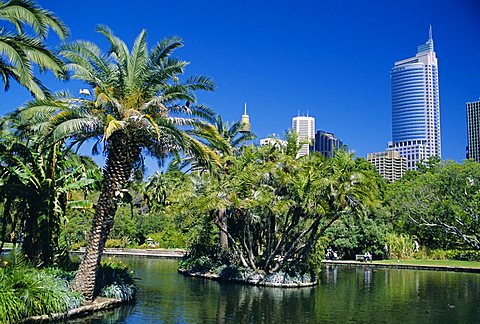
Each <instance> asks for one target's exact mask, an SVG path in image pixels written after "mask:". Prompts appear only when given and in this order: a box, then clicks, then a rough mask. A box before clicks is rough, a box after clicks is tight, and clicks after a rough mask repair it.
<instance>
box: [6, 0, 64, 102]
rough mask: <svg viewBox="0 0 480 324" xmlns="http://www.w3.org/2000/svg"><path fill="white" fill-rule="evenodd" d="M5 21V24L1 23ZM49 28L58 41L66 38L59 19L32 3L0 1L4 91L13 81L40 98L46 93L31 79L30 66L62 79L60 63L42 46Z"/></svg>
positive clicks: (19, 0)
mask: <svg viewBox="0 0 480 324" xmlns="http://www.w3.org/2000/svg"><path fill="white" fill-rule="evenodd" d="M5 21H6V22H8V23H9V24H3V22H5ZM9 27H10V28H9ZM25 27H30V28H31V30H32V31H33V33H34V35H33V36H31V35H28V34H27V33H26V32H25ZM49 29H52V30H53V31H54V32H55V33H56V34H57V35H58V36H59V37H60V39H62V40H63V39H65V38H66V37H67V36H68V29H67V27H66V26H65V25H64V24H63V23H62V22H61V21H60V19H58V18H57V17H56V16H55V15H54V14H53V13H52V12H50V11H48V10H45V9H43V8H41V7H39V6H38V5H36V4H35V3H34V2H33V1H30V0H10V1H7V2H4V1H1V0H0V77H1V78H2V81H3V83H4V89H5V90H8V88H9V86H10V80H11V79H13V80H15V81H17V82H18V83H20V84H21V85H22V86H24V87H26V88H27V89H28V90H29V91H30V92H31V93H32V94H33V95H34V96H35V97H37V98H44V97H45V95H46V94H48V90H47V89H46V88H45V87H44V85H43V84H42V83H41V82H40V80H39V79H37V78H36V77H35V76H34V73H33V67H34V64H36V65H37V66H38V67H39V69H40V71H41V72H43V71H45V70H50V71H52V72H53V74H54V75H55V76H56V77H57V78H60V79H65V78H66V76H67V75H66V71H65V69H64V68H63V64H62V62H61V60H60V59H59V58H57V56H56V55H55V54H54V53H53V52H52V51H50V50H49V49H48V48H47V47H46V45H45V39H46V37H47V33H48V30H49Z"/></svg>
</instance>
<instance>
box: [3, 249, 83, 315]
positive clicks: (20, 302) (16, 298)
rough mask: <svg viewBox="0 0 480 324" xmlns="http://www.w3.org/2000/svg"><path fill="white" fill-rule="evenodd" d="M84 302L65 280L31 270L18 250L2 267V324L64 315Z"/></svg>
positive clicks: (46, 272) (48, 273)
mask: <svg viewBox="0 0 480 324" xmlns="http://www.w3.org/2000/svg"><path fill="white" fill-rule="evenodd" d="M82 301H83V299H82V296H81V295H80V294H79V293H77V292H75V291H71V290H70V289H69V287H68V281H67V280H66V279H65V278H64V277H62V276H59V275H57V274H55V273H54V272H51V271H47V270H39V269H36V268H34V267H31V266H30V265H29V264H28V263H27V262H26V260H25V258H24V257H23V255H22V253H21V252H20V251H19V250H12V252H11V254H10V255H9V257H8V258H7V259H6V260H5V262H4V263H3V267H1V268H0V322H1V323H13V322H18V321H21V320H22V319H24V318H26V317H30V316H35V315H43V314H52V313H60V312H65V311H67V310H68V309H72V308H75V307H78V306H80V305H81V303H82Z"/></svg>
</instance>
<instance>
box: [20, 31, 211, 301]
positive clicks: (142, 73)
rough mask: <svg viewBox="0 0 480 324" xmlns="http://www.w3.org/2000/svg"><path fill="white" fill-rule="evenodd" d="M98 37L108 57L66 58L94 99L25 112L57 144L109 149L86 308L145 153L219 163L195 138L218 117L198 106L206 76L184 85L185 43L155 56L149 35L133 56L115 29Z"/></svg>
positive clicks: (160, 48)
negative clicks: (181, 55)
mask: <svg viewBox="0 0 480 324" xmlns="http://www.w3.org/2000/svg"><path fill="white" fill-rule="evenodd" d="M98 31H99V32H100V33H101V34H102V35H103V36H105V37H106V39H107V40H108V42H109V43H110V46H111V48H110V50H109V51H108V52H107V53H102V52H101V50H100V48H98V47H97V46H96V45H95V44H93V43H91V42H87V41H76V42H73V43H69V44H66V45H64V46H63V47H62V49H61V51H60V54H61V55H62V56H63V57H65V58H66V60H67V65H66V66H67V68H68V69H69V70H70V71H71V72H72V78H74V79H79V80H82V81H84V82H85V83H86V84H87V85H89V86H90V87H92V88H93V89H92V93H93V96H92V97H84V98H73V97H71V96H68V95H67V94H65V93H63V94H60V95H59V96H57V97H56V99H55V100H54V101H51V100H44V101H36V102H32V103H30V104H29V105H27V106H26V107H25V108H24V109H23V110H22V111H21V112H20V114H22V115H24V116H30V117H31V119H30V120H31V124H33V125H36V126H35V127H34V128H35V129H36V130H41V131H42V132H43V133H44V134H48V135H49V136H52V137H53V138H54V140H61V139H67V138H70V139H71V140H72V144H74V145H82V144H83V143H84V142H86V141H87V140H89V139H92V138H93V139H95V140H96V142H95V144H94V145H93V151H97V152H98V150H99V147H100V145H102V144H103V147H104V152H105V154H106V163H105V168H104V170H103V184H102V188H101V191H100V196H99V198H98V202H97V205H96V209H95V214H94V217H93V223H92V229H91V231H90V235H89V238H88V246H87V249H86V253H85V256H84V258H83V260H82V262H81V264H80V267H79V270H78V272H77V275H76V277H75V281H74V287H75V288H76V289H77V290H78V291H80V292H81V293H82V294H83V295H84V296H85V298H86V299H87V300H91V299H93V297H94V293H95V278H96V273H97V270H98V267H99V263H100V259H101V256H102V253H103V249H104V246H105V241H106V239H107V236H108V234H109V232H110V229H111V227H112V224H113V221H114V216H115V211H116V210H117V207H118V204H119V201H120V200H121V196H122V192H123V191H122V190H123V189H124V188H125V186H126V185H127V183H128V181H129V179H130V177H131V175H132V172H133V170H134V169H135V168H138V167H141V165H142V163H141V154H142V150H143V151H145V152H148V153H149V154H150V155H152V156H154V157H158V158H160V159H162V158H165V157H167V156H168V155H169V154H170V153H171V152H178V151H184V152H188V153H189V154H191V155H192V156H195V157H196V158H197V159H199V160H202V161H203V162H207V161H210V160H216V156H215V155H214V153H213V152H212V151H211V150H210V149H208V148H207V147H205V146H204V145H202V143H201V142H200V141H199V139H198V138H196V137H195V136H191V135H190V134H189V133H190V131H191V130H193V129H195V128H197V129H201V128H205V127H208V126H207V124H206V122H205V121H204V120H213V112H212V111H211V110H210V109H209V108H207V107H205V106H203V105H200V104H196V96H195V92H196V91H197V90H206V91H210V90H213V83H212V81H211V80H210V79H208V78H206V77H203V76H198V77H190V78H188V79H186V80H185V81H183V82H181V81H180V77H181V75H182V74H183V73H184V69H185V66H186V65H187V64H188V62H185V61H181V60H178V59H175V58H172V57H171V56H170V54H171V53H172V52H173V51H174V50H175V49H176V48H178V47H181V46H182V42H181V39H179V38H176V37H172V38H167V39H165V40H163V41H162V42H160V43H158V44H157V45H155V46H154V47H153V49H151V50H150V51H149V50H148V48H147V43H146V31H145V30H144V31H142V32H140V34H139V35H138V36H137V38H136V40H135V42H134V45H133V47H132V49H131V51H129V50H128V48H127V46H126V44H125V43H124V42H123V41H122V40H120V39H119V38H118V37H117V36H115V35H114V34H113V32H112V31H111V30H110V29H109V28H107V27H105V26H99V27H98Z"/></svg>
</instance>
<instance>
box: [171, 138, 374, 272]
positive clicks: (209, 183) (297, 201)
mask: <svg viewBox="0 0 480 324" xmlns="http://www.w3.org/2000/svg"><path fill="white" fill-rule="evenodd" d="M295 155H296V154H295ZM189 180H190V183H191V184H192V186H191V187H189V186H188V185H185V189H184V190H183V195H182V196H179V198H180V199H179V200H178V204H179V207H177V210H183V213H185V210H187V211H190V213H191V214H192V216H191V217H196V218H198V217H199V216H200V215H203V217H204V218H205V219H207V220H210V222H212V223H213V224H215V226H216V227H217V229H216V233H217V236H216V237H215V240H217V242H216V251H215V250H213V249H210V247H211V245H208V244H196V243H197V242H195V241H194V244H192V246H191V247H190V250H191V251H192V250H194V251H193V252H194V253H192V255H195V257H196V258H199V257H201V256H208V257H209V258H210V259H212V260H216V261H218V262H228V263H231V264H235V265H238V266H241V267H243V268H245V269H250V270H253V271H258V270H262V271H264V272H265V273H273V272H279V271H292V272H294V271H298V272H301V273H305V272H309V271H313V269H315V268H317V267H318V262H316V261H318V260H317V259H319V254H318V253H320V252H318V250H319V249H318V248H317V242H318V241H319V239H320V238H321V237H322V236H323V235H324V234H325V231H326V230H327V229H328V228H330V227H331V226H332V224H334V223H335V222H337V221H339V219H340V218H341V217H342V216H345V217H346V216H347V215H350V216H351V217H352V219H356V218H358V217H360V218H362V217H363V216H364V215H365V214H366V211H367V209H366V208H365V207H367V206H370V205H372V206H373V205H374V204H376V199H377V190H378V185H377V183H376V179H374V178H372V177H371V176H369V175H368V173H365V174H364V173H363V172H362V167H361V166H359V165H357V164H356V163H355V162H354V161H353V159H352V157H351V156H350V155H349V154H347V153H345V152H342V151H339V152H338V153H337V154H336V156H335V157H334V158H332V159H328V160H327V159H325V158H324V157H323V156H321V155H316V154H312V155H310V156H307V157H302V158H300V159H295V157H294V156H291V155H288V154H284V153H282V152H280V151H278V150H277V149H276V148H275V147H262V148H255V147H253V146H249V147H244V148H243V150H242V154H240V155H238V156H228V157H227V158H226V159H225V162H224V169H223V170H221V172H219V173H218V174H206V175H192V176H191V178H190V179H189ZM188 218H189V217H188V215H187V217H185V220H187V219H188ZM223 218H225V219H226V225H225V229H224V230H222V226H224V225H222V222H223V221H222V219H223ZM225 232H227V233H225ZM223 234H225V236H226V239H227V240H228V251H227V252H228V253H225V252H223V251H220V245H219V243H218V242H219V237H222V235H223ZM220 252H221V253H220ZM225 257H226V258H227V261H225V260H221V259H222V258H225Z"/></svg>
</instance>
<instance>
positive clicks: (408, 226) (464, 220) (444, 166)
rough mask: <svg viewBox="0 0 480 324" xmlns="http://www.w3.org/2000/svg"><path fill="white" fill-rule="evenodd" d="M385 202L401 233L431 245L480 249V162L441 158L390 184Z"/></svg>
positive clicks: (433, 247)
mask: <svg viewBox="0 0 480 324" xmlns="http://www.w3.org/2000/svg"><path fill="white" fill-rule="evenodd" d="M386 205H387V206H388V207H389V208H390V211H391V214H392V216H393V218H392V223H393V224H394V225H395V227H396V230H397V231H398V232H404V233H408V234H410V235H414V236H415V237H417V238H418V240H419V242H420V244H421V245H425V246H428V247H429V248H432V249H435V248H437V249H438V248H441V249H451V248H461V249H465V248H467V249H468V248H470V249H472V248H473V249H479V248H480V221H479V216H478V215H479V214H480V164H479V163H476V162H474V161H470V160H466V161H465V162H464V163H463V164H459V163H455V162H452V161H444V162H441V161H440V160H438V159H436V160H435V159H433V160H431V161H427V162H426V163H425V164H423V165H421V166H420V168H419V171H416V172H411V173H409V175H408V176H406V177H404V178H403V179H401V180H400V181H397V182H395V183H393V184H392V185H390V186H389V189H388V192H387V195H386Z"/></svg>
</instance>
